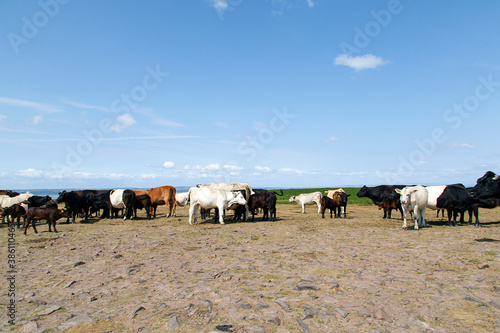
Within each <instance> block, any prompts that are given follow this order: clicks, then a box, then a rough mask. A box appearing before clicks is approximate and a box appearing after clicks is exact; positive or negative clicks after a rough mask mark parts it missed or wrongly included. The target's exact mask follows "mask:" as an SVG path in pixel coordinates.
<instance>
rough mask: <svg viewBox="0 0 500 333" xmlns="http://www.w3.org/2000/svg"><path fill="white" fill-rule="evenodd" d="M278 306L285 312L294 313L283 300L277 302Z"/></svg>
mask: <svg viewBox="0 0 500 333" xmlns="http://www.w3.org/2000/svg"><path fill="white" fill-rule="evenodd" d="M276 304H278V305H279V306H280V307H281V308H282V309H283V311H285V312H292V308H291V307H290V306H289V305H288V304H286V303H285V302H283V301H281V300H277V301H276Z"/></svg>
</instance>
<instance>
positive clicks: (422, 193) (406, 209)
mask: <svg viewBox="0 0 500 333" xmlns="http://www.w3.org/2000/svg"><path fill="white" fill-rule="evenodd" d="M395 192H396V193H398V194H399V195H400V200H401V207H402V208H403V216H404V222H403V229H405V230H406V229H407V226H406V216H407V215H408V213H410V212H412V211H413V217H414V221H415V229H416V230H418V228H419V227H425V208H426V207H427V200H428V196H429V193H428V192H427V189H426V188H425V187H423V186H422V185H417V186H407V187H405V188H403V189H399V188H396V189H395Z"/></svg>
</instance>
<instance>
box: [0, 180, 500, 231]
mask: <svg viewBox="0 0 500 333" xmlns="http://www.w3.org/2000/svg"><path fill="white" fill-rule="evenodd" d="M280 192H281V193H277V192H275V191H268V190H263V189H252V188H251V187H250V185H249V184H246V183H212V184H207V185H196V186H195V187H192V188H190V189H189V191H188V192H184V193H176V189H175V188H174V187H172V186H161V187H155V188H152V189H150V190H149V191H144V190H135V191H133V190H128V189H114V190H82V191H69V192H68V191H62V192H60V193H59V196H58V198H57V199H56V200H55V201H54V200H52V198H51V197H50V196H45V197H43V196H36V195H33V194H31V193H29V192H27V193H17V192H14V191H10V190H5V191H0V207H1V210H2V221H4V220H5V218H7V222H10V219H12V221H14V219H17V225H18V227H20V218H21V217H24V227H25V228H24V234H26V233H27V230H28V227H29V226H30V225H32V226H33V229H34V231H35V233H37V232H38V231H37V229H36V226H35V223H36V221H39V220H44V219H45V220H47V222H48V225H49V231H52V227H53V228H54V231H55V232H57V230H56V221H57V220H58V219H60V218H62V217H66V218H67V222H68V223H69V220H70V218H71V219H72V222H73V223H75V219H76V217H77V216H78V215H81V216H83V219H84V220H85V221H86V220H87V219H88V217H89V214H90V215H92V214H98V215H99V213H100V217H101V218H114V217H116V216H117V214H118V211H120V210H122V211H123V218H124V219H127V218H129V219H132V218H134V217H137V209H144V210H145V211H146V215H147V218H148V219H150V218H151V217H152V218H156V209H157V207H158V206H159V205H166V206H167V217H170V216H175V208H176V206H177V205H179V206H186V205H187V204H189V205H190V207H189V224H193V223H197V213H198V210H200V213H201V215H202V217H205V216H206V214H207V212H209V211H210V209H214V210H215V213H214V221H215V220H217V218H218V221H219V223H221V224H224V213H225V211H226V210H227V209H230V210H234V212H235V213H234V214H235V219H236V220H237V221H239V220H241V219H243V220H245V221H247V219H248V217H249V214H252V221H254V219H255V214H256V211H257V210H258V209H261V210H262V212H263V218H262V219H263V220H265V219H266V220H269V221H275V220H276V201H277V198H276V197H277V196H282V195H283V191H280ZM326 193H327V195H325V196H323V195H322V193H321V192H313V193H304V194H300V195H297V196H291V197H290V199H289V201H290V202H296V203H297V204H299V205H301V207H302V213H305V206H306V205H314V204H316V205H317V206H318V213H321V214H322V217H323V218H324V217H325V212H326V210H327V209H329V210H330V217H332V216H333V214H335V217H341V216H342V214H343V216H344V218H345V217H346V207H347V200H348V197H349V194H346V193H345V191H344V190H343V189H337V190H330V191H326ZM357 196H358V197H360V198H361V197H367V198H370V199H371V200H372V201H373V203H374V204H375V205H377V206H378V207H379V209H383V210H384V216H383V217H384V218H390V217H391V211H392V210H394V209H396V210H399V211H400V212H401V218H402V219H403V220H404V223H403V228H405V229H406V227H407V215H408V214H411V215H412V216H413V218H414V221H415V229H418V228H419V227H423V226H425V211H426V209H427V208H431V209H433V210H438V212H439V210H446V211H447V212H448V224H449V225H450V226H451V225H456V224H457V217H458V215H460V214H461V222H463V218H464V213H465V212H466V211H468V212H469V223H471V222H472V216H473V215H474V216H475V218H476V226H478V225H479V219H478V208H479V207H481V208H494V207H496V206H498V205H500V176H499V175H497V174H495V173H493V172H491V171H488V172H487V173H486V174H485V175H484V176H483V177H481V178H479V179H478V180H477V184H476V185H475V186H474V187H471V188H466V187H465V186H463V185H462V184H454V185H442V186H426V187H425V186H422V185H416V186H404V185H380V186H376V187H367V186H363V187H362V188H361V189H360V190H359V192H358V193H357ZM60 203H64V204H65V209H59V208H58V204H60ZM208 214H209V213H208Z"/></svg>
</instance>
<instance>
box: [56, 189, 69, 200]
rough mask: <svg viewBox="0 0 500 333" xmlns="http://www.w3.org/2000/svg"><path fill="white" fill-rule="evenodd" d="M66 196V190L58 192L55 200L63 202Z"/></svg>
mask: <svg viewBox="0 0 500 333" xmlns="http://www.w3.org/2000/svg"><path fill="white" fill-rule="evenodd" d="M67 197H68V192H66V191H62V192H59V196H58V197H57V199H56V202H57V203H60V202H64V201H65V200H66V198H67Z"/></svg>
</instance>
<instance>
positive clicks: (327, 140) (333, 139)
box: [323, 136, 339, 143]
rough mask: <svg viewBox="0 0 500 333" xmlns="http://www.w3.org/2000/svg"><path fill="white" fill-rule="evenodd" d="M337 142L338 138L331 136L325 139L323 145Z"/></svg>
mask: <svg viewBox="0 0 500 333" xmlns="http://www.w3.org/2000/svg"><path fill="white" fill-rule="evenodd" d="M337 141H339V138H337V137H335V136H331V137H329V138H328V139H325V140H324V141H323V142H324V143H330V142H337Z"/></svg>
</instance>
